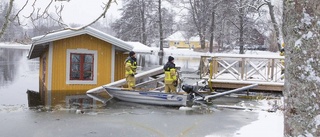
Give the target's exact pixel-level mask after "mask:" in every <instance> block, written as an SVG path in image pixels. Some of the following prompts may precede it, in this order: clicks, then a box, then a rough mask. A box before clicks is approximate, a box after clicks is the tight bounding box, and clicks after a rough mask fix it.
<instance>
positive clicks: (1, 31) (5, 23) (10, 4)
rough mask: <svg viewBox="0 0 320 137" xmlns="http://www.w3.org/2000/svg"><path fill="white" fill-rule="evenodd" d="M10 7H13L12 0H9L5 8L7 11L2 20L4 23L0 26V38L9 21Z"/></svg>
mask: <svg viewBox="0 0 320 137" xmlns="http://www.w3.org/2000/svg"><path fill="white" fill-rule="evenodd" d="M12 8H13V0H10V2H9V8H8V9H7V11H6V12H7V13H6V14H5V20H4V23H3V25H2V27H1V30H0V38H2V36H3V34H4V32H5V31H6V29H7V27H8V25H9V23H10V21H9V17H10V15H11V11H12Z"/></svg>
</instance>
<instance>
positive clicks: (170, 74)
mask: <svg viewBox="0 0 320 137" xmlns="http://www.w3.org/2000/svg"><path fill="white" fill-rule="evenodd" d="M163 70H164V74H165V77H164V83H165V84H172V83H173V82H175V81H177V71H176V67H175V64H174V63H172V62H168V63H167V64H166V65H164V67H163Z"/></svg>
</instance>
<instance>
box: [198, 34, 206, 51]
mask: <svg viewBox="0 0 320 137" xmlns="http://www.w3.org/2000/svg"><path fill="white" fill-rule="evenodd" d="M199 36H200V45H201V49H205V47H206V39H205V37H204V34H202V33H200V35H199Z"/></svg>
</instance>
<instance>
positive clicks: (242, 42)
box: [239, 0, 244, 54]
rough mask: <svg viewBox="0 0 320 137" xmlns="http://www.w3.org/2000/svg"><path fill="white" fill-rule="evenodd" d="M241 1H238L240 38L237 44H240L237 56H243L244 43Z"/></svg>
mask: <svg viewBox="0 0 320 137" xmlns="http://www.w3.org/2000/svg"><path fill="white" fill-rule="evenodd" d="M243 10H244V9H243V1H242V0H240V9H239V12H240V15H239V20H240V25H239V33H240V36H239V44H240V51H239V54H244V48H243V46H244V41H243V34H244V23H243V18H244V17H243V16H244V11H243Z"/></svg>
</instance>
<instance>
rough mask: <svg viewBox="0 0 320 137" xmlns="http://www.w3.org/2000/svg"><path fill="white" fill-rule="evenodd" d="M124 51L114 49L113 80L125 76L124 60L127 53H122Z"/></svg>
mask: <svg viewBox="0 0 320 137" xmlns="http://www.w3.org/2000/svg"><path fill="white" fill-rule="evenodd" d="M123 53H124V52H121V51H116V53H115V69H114V72H115V74H114V81H117V80H120V79H124V78H125V77H124V76H125V66H124V61H125V60H126V58H127V57H128V54H123Z"/></svg>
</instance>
